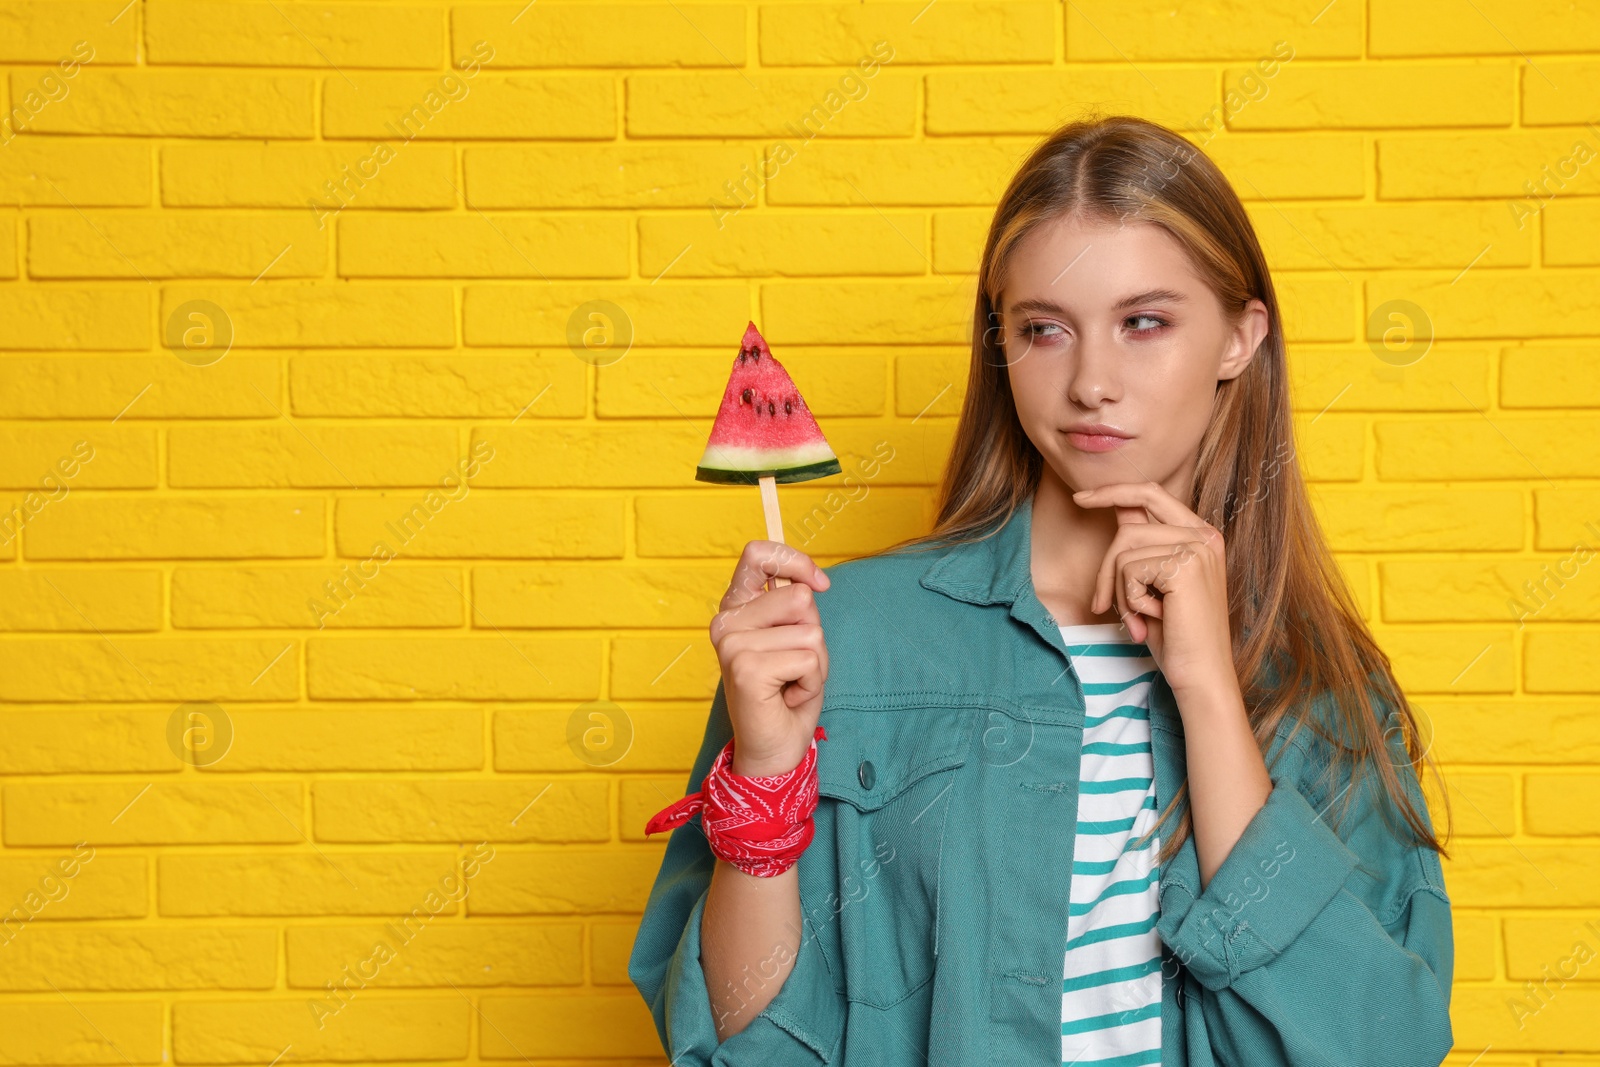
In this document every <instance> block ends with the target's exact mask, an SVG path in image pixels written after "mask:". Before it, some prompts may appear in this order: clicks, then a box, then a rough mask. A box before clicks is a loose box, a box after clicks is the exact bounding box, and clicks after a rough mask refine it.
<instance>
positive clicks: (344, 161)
mask: <svg viewBox="0 0 1600 1067" xmlns="http://www.w3.org/2000/svg"><path fill="white" fill-rule="evenodd" d="M402 147H403V149H404V150H403V151H402V150H401V149H400V148H398V147H396V146H394V145H390V146H389V147H388V149H387V150H386V151H381V150H378V145H376V144H374V143H373V142H370V141H368V142H348V143H340V144H292V143H284V142H268V143H266V144H240V145H230V144H192V145H166V146H164V147H163V148H162V149H161V202H162V203H163V204H164V205H166V206H167V207H218V208H228V207H261V208H274V207H279V208H298V209H302V210H305V211H306V212H307V217H309V218H312V219H315V220H317V221H318V222H319V223H320V224H321V228H323V229H325V228H326V225H327V224H326V216H328V215H330V214H337V213H338V212H339V210H340V209H341V207H342V206H347V207H350V208H352V209H357V210H368V209H373V208H444V207H453V206H455V205H456V202H457V200H458V199H459V197H458V196H457V195H456V190H455V188H454V183H455V178H454V173H455V162H454V151H453V149H451V148H450V147H449V146H448V145H427V144H407V145H404V146H402ZM145 169H146V172H148V170H149V168H148V167H146V168H145Z"/></svg>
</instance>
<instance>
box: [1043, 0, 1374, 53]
mask: <svg viewBox="0 0 1600 1067" xmlns="http://www.w3.org/2000/svg"><path fill="white" fill-rule="evenodd" d="M1073 2H1074V4H1075V5H1076V6H1074V7H1069V8H1067V9H1066V29H1067V59H1068V60H1069V61H1077V60H1095V61H1108V60H1109V61H1116V62H1122V63H1128V62H1137V61H1139V60H1182V61H1184V62H1195V61H1197V60H1217V59H1252V60H1270V59H1271V58H1272V57H1273V56H1274V55H1279V56H1293V58H1295V59H1355V58H1357V57H1358V56H1360V55H1361V54H1362V33H1363V27H1362V20H1361V12H1359V11H1354V10H1351V11H1341V10H1338V9H1336V8H1330V9H1328V10H1327V11H1319V12H1318V13H1317V16H1316V17H1315V18H1307V17H1302V16H1300V15H1298V14H1297V13H1295V12H1292V11H1288V10H1284V9H1279V8H1272V7H1267V8H1261V7H1252V6H1250V5H1249V4H1248V3H1244V2H1242V0H1231V2H1228V3H1221V4H1217V5H1215V6H1213V7H1212V8H1210V9H1209V10H1207V11H1205V12H1201V11H1199V10H1190V9H1174V8H1173V7H1171V6H1170V5H1162V4H1160V3H1158V2H1157V0H1135V2H1133V3H1114V2H1111V0H1091V2H1089V3H1085V4H1078V3H1077V0H1073ZM1155 26H1159V27H1160V28H1161V29H1160V32H1159V33H1152V32H1151V28H1152V27H1155ZM1285 45H1288V46H1289V47H1284V46H1285ZM1275 48H1276V49H1277V51H1274V49H1275ZM1291 49H1292V50H1291Z"/></svg>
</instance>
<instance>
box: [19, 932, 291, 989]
mask: <svg viewBox="0 0 1600 1067" xmlns="http://www.w3.org/2000/svg"><path fill="white" fill-rule="evenodd" d="M277 972H278V935H277V931H275V930H271V929H256V928H241V927H232V928H223V927H193V926H191V927H182V928H179V927H165V928H155V927H149V926H125V927H81V926H79V925H78V924H76V923H74V924H70V925H65V924H54V925H52V926H50V927H45V928H37V929H30V930H27V931H26V933H25V934H24V935H22V936H18V937H17V938H16V940H15V942H14V943H12V944H10V945H8V946H7V951H6V967H5V970H4V971H0V990H16V991H38V992H52V991H54V990H57V989H88V990H101V989H125V990H145V989H271V988H272V985H273V983H274V981H275V980H276V979H277Z"/></svg>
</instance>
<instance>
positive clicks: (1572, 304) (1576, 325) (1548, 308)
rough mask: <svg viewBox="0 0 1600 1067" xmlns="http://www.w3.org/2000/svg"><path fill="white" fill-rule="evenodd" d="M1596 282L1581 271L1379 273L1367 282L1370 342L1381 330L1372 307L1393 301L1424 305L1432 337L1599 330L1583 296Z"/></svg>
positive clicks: (1598, 312) (1597, 314)
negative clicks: (1457, 275)
mask: <svg viewBox="0 0 1600 1067" xmlns="http://www.w3.org/2000/svg"><path fill="white" fill-rule="evenodd" d="M1597 281H1600V272H1596V271H1581V270H1572V271H1567V270H1563V271H1559V272H1556V271H1535V272H1529V273H1518V272H1502V271H1480V270H1472V271H1468V272H1467V273H1466V274H1465V275H1464V276H1462V277H1460V278H1459V279H1456V280H1454V281H1452V279H1450V278H1446V277H1442V276H1440V277H1427V276H1422V275H1407V274H1385V275H1381V276H1379V277H1376V278H1373V279H1371V280H1369V281H1368V282H1367V285H1366V307H1367V323H1368V326H1367V330H1368V334H1369V340H1378V339H1379V338H1378V337H1373V336H1371V335H1372V334H1379V333H1381V328H1380V324H1379V323H1378V322H1377V319H1376V315H1375V312H1376V309H1377V308H1378V307H1379V306H1380V305H1382V304H1384V303H1386V302H1388V301H1390V300H1395V299H1404V300H1408V301H1411V302H1412V303H1415V304H1418V305H1420V306H1421V307H1423V308H1424V309H1425V310H1426V312H1427V314H1428V316H1429V317H1430V319H1431V320H1432V325H1433V330H1434V336H1436V337H1450V338H1452V339H1455V340H1464V339H1468V338H1480V337H1506V338H1514V339H1516V340H1525V339H1528V338H1534V337H1561V336H1579V335H1584V334H1588V333H1595V332H1600V307H1597V308H1591V307H1590V306H1588V304H1587V303H1586V301H1585V297H1584V294H1587V293H1592V292H1593V291H1594V286H1595V285H1596V283H1597ZM1557 309H1561V310H1560V311H1559V313H1558V311H1557ZM1552 316H1554V317H1552Z"/></svg>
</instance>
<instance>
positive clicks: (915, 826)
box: [801, 704, 980, 1008]
mask: <svg viewBox="0 0 1600 1067" xmlns="http://www.w3.org/2000/svg"><path fill="white" fill-rule="evenodd" d="M979 713H980V709H977V708H972V707H937V706H928V705H926V704H919V705H916V706H906V707H895V708H877V707H872V708H861V707H836V708H832V709H829V708H824V710H823V712H822V714H821V717H820V719H819V722H820V724H821V725H822V726H823V728H824V729H825V730H826V731H827V735H828V736H827V740H825V741H820V742H818V744H817V792H818V794H819V800H818V806H817V813H818V817H819V818H818V831H819V837H821V838H822V839H823V840H824V841H825V842H826V846H831V849H832V857H833V859H834V861H835V864H836V866H835V869H834V872H833V877H831V878H829V879H827V880H826V881H828V882H831V883H832V884H824V882H823V881H813V882H812V883H811V884H810V885H809V886H808V885H807V882H806V881H805V880H804V879H803V880H802V883H801V897H802V900H801V907H802V909H804V910H805V912H806V915H807V918H808V919H809V920H810V922H811V925H812V927H813V929H815V930H817V931H818V934H819V944H820V945H821V947H822V949H823V955H824V957H825V958H826V959H827V962H828V966H829V968H830V970H832V972H833V974H834V978H835V985H836V988H838V990H839V991H840V992H842V993H844V994H845V995H846V996H847V997H848V998H849V999H850V1000H852V1001H859V1002H861V1003H865V1004H870V1005H873V1006H875V1007H880V1008H881V1007H888V1006H889V1005H891V1004H894V1003H896V1002H898V1001H900V1000H903V999H905V997H907V996H908V995H910V994H911V993H912V992H913V991H914V990H916V989H918V988H919V987H921V986H922V985H923V984H925V983H926V982H927V981H928V980H929V979H930V978H932V977H933V971H934V964H935V959H936V931H937V929H938V919H939V878H940V869H941V859H942V855H943V850H944V847H945V834H946V824H947V821H948V820H947V816H948V814H949V811H950V808H951V806H952V804H953V803H954V802H955V794H956V782H957V780H958V776H957V774H956V773H955V772H956V770H957V769H958V768H959V767H961V766H962V765H963V764H964V763H965V762H966V760H967V755H968V752H969V750H970V746H971V745H972V743H973V734H974V727H975V725H976V723H977V721H978V715H979ZM826 846H825V847H826ZM808 890H809V897H810V899H807V896H808Z"/></svg>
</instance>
